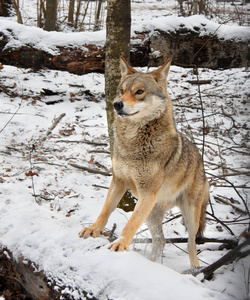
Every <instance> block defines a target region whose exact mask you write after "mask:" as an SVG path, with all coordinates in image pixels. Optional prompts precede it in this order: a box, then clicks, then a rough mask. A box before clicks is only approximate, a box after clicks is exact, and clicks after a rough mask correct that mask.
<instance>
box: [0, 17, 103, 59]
mask: <svg viewBox="0 0 250 300" xmlns="http://www.w3.org/2000/svg"><path fill="white" fill-rule="evenodd" d="M0 31H1V32H3V33H4V34H5V35H6V36H8V38H9V42H8V43H7V45H6V47H5V49H8V48H14V49H18V48H20V47H22V46H27V45H28V46H32V47H34V48H36V49H40V50H42V51H45V52H47V53H49V54H51V55H56V54H59V50H58V47H69V48H74V47H77V48H79V49H85V50H86V48H84V46H83V45H84V44H95V45H102V46H103V45H104V43H105V36H106V33H105V30H102V31H95V32H74V33H72V32H69V33H65V32H54V31H53V32H46V31H44V30H42V29H41V28H37V27H27V26H25V25H22V24H18V23H16V22H13V21H11V20H6V18H3V17H0Z"/></svg>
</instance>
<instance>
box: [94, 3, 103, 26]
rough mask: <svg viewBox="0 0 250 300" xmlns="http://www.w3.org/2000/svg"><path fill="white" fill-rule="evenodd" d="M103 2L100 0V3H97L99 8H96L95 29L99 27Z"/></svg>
mask: <svg viewBox="0 0 250 300" xmlns="http://www.w3.org/2000/svg"><path fill="white" fill-rule="evenodd" d="M102 2H103V0H98V5H97V9H96V14H95V25H94V31H95V30H98V29H99V20H100V13H101V8H102Z"/></svg>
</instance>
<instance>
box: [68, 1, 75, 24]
mask: <svg viewBox="0 0 250 300" xmlns="http://www.w3.org/2000/svg"><path fill="white" fill-rule="evenodd" d="M74 10H75V0H70V1H69V12H68V23H69V24H70V25H73V23H74Z"/></svg>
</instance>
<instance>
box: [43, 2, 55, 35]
mask: <svg viewBox="0 0 250 300" xmlns="http://www.w3.org/2000/svg"><path fill="white" fill-rule="evenodd" d="M56 18H57V0H47V1H46V11H45V26H44V29H45V30H47V31H54V30H56Z"/></svg>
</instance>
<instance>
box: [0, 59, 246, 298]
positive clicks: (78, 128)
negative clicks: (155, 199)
mask: <svg viewBox="0 0 250 300" xmlns="http://www.w3.org/2000/svg"><path fill="white" fill-rule="evenodd" d="M200 72H201V74H200V79H211V80H212V81H211V84H209V85H204V86H201V89H202V91H201V92H202V100H203V105H204V107H205V122H206V126H207V127H206V128H207V134H206V136H205V138H206V142H205V144H206V147H205V164H206V170H207V172H208V177H209V178H210V182H211V185H212V186H211V199H212V207H213V210H214V213H215V215H216V217H217V218H219V219H221V220H223V221H224V222H226V224H227V225H228V226H229V227H230V229H231V230H232V231H233V233H234V235H235V237H236V238H237V237H238V236H239V235H240V234H241V232H242V231H243V230H244V229H246V228H247V220H245V221H244V219H245V218H247V216H244V215H241V214H239V213H238V212H237V211H235V209H234V208H232V207H231V206H230V205H225V204H223V203H220V202H217V201H215V199H214V196H215V197H216V196H218V195H219V196H220V197H221V198H223V197H227V199H234V201H235V202H234V203H235V205H237V207H239V208H241V209H243V210H244V209H245V208H244V205H243V203H242V201H241V199H240V198H239V196H238V195H237V194H236V192H235V191H234V189H233V188H232V187H231V186H230V183H228V182H225V181H223V180H222V179H221V178H217V177H213V176H211V175H210V174H214V175H216V176H217V175H219V176H221V175H222V174H223V173H222V172H223V171H224V174H226V175H230V174H235V173H237V172H241V173H243V172H245V171H248V170H249V165H247V163H248V162H247V159H248V156H247V154H248V152H247V151H248V150H247V142H248V137H247V134H248V129H247V121H248V109H249V107H248V106H247V101H248V99H247V95H248V91H249V84H250V83H249V79H248V77H249V74H248V73H247V71H246V70H244V69H233V70H227V71H211V70H207V69H204V70H200ZM0 74H1V79H0V87H1V94H0V96H1V108H0V114H1V118H0V131H1V133H0V139H1V144H0V152H1V172H0V182H1V183H0V188H1V189H0V193H1V201H0V218H1V223H0V243H1V244H2V245H4V246H7V247H8V248H9V249H10V250H11V251H12V252H13V254H14V256H15V257H16V258H18V257H19V256H20V255H22V256H23V257H24V258H25V259H27V260H31V261H34V262H35V263H36V264H37V265H38V268H39V269H42V270H44V271H45V273H46V275H47V276H48V277H49V278H51V279H54V280H55V281H56V285H57V286H58V287H61V288H63V289H64V292H65V293H67V294H70V295H72V296H73V297H74V299H79V298H80V297H83V294H82V292H81V291H82V290H85V291H89V292H92V293H93V295H94V296H95V297H97V298H98V299H106V298H107V297H108V298H109V299H166V297H169V299H179V298H180V297H185V298H186V299H189V298H191V297H192V298H193V299H203V298H204V299H205V298H206V299H211V298H214V299H244V300H245V299H246V297H247V294H246V293H247V286H248V285H247V280H248V279H247V274H248V270H249V266H250V265H249V258H245V259H242V260H240V261H238V262H237V263H236V262H235V263H233V264H231V265H228V266H225V267H223V268H221V269H219V270H218V271H217V272H216V274H215V277H214V279H213V280H212V281H204V282H203V284H201V283H200V282H199V280H198V279H195V278H193V277H192V276H191V275H181V273H182V272H183V271H185V270H187V269H188V268H189V259H188V255H187V254H186V253H185V252H184V251H186V250H187V247H186V244H179V245H178V247H181V249H179V248H176V247H175V245H172V244H167V245H166V247H165V250H164V253H163V255H162V257H161V259H160V260H159V261H158V262H157V263H153V262H150V261H148V260H147V259H146V256H147V255H148V253H149V251H150V244H138V243H133V244H132V245H131V251H130V252H129V253H112V252H110V251H109V250H108V249H107V247H108V246H107V245H108V241H107V239H106V238H104V237H101V238H98V239H92V238H91V239H87V240H83V239H79V238H78V232H79V231H80V229H81V226H82V225H86V224H88V223H92V222H94V220H95V219H96V217H97V215H98V213H99V212H100V210H101V207H102V205H103V203H104V199H105V196H106V192H107V190H106V189H105V187H108V186H109V182H110V177H109V176H103V175H99V174H89V173H88V172H86V171H82V170H79V169H76V168H74V167H73V166H72V165H71V163H76V164H78V165H81V166H85V167H86V166H87V167H90V168H97V169H99V170H101V171H108V170H109V168H110V167H111V162H110V156H109V154H108V153H106V151H107V150H108V137H107V124H106V113H105V100H104V97H103V91H104V77H103V75H101V74H88V75H84V76H77V75H72V74H69V73H67V72H59V71H48V70H41V71H39V72H36V73H34V72H33V71H31V70H28V69H21V68H16V67H12V66H7V65H4V66H3V69H2V70H1V71H0ZM195 78H196V76H195V75H193V72H192V70H191V69H182V68H179V67H174V66H173V67H172V68H171V73H170V76H169V91H170V94H171V97H172V99H173V102H174V105H175V118H176V120H177V126H178V128H179V129H180V130H181V131H183V132H186V133H187V134H188V135H190V134H191V133H192V136H193V138H194V139H195V141H196V142H197V144H198V146H199V147H200V148H201V144H202V141H201V140H202V133H201V128H202V125H203V124H202V120H201V110H200V105H199V97H198V92H197V86H195V85H192V84H190V83H189V82H188V81H190V80H194V79H195ZM43 89H49V90H51V91H53V92H56V93H58V95H52V96H44V95H43V94H42V92H43ZM57 101H61V102H59V103H56V104H53V105H52V104H50V103H51V102H52V103H53V102H57ZM186 106H188V108H186ZM62 113H66V115H65V116H64V117H63V118H62V119H61V120H60V122H59V123H58V124H57V126H56V127H55V128H54V129H53V131H52V133H51V134H50V135H48V136H46V132H47V131H48V129H49V128H50V127H51V125H52V123H53V121H54V119H55V118H56V117H58V116H59V115H61V114H62ZM9 121H10V122H9ZM86 141H91V142H93V143H94V144H87V143H86ZM99 150H101V151H99ZM221 166H223V170H222V168H221ZM32 174H33V176H30V175H32ZM225 178H226V179H228V180H229V182H231V183H232V184H234V185H235V186H246V187H247V184H248V178H247V177H246V176H245V175H238V176H229V177H225ZM103 187H104V188H103ZM248 187H249V185H248ZM238 191H239V192H240V194H241V195H242V197H243V198H244V199H247V200H248V199H249V194H248V195H247V192H248V191H249V190H248V189H242V188H238ZM35 195H36V196H35ZM248 205H249V202H248ZM208 211H209V212H211V207H210V206H208ZM130 214H131V212H128V213H126V212H124V211H123V210H121V209H116V210H115V212H114V213H113V214H112V216H111V218H110V220H109V222H108V224H107V228H108V229H110V230H111V229H112V227H113V224H114V223H116V224H117V229H116V231H115V233H116V234H117V235H119V233H120V232H121V230H122V228H123V227H124V225H125V224H126V222H127V219H128V218H129V216H130ZM177 214H178V211H177V210H176V209H174V210H172V211H171V213H170V214H168V215H166V221H167V220H169V219H171V218H172V217H174V216H176V215H177ZM208 218H209V220H208V221H207V227H206V230H205V236H206V237H218V238H233V236H232V235H231V234H230V233H229V232H228V231H227V229H225V228H224V227H222V226H221V225H220V224H218V223H217V222H215V220H213V218H212V217H210V216H208ZM234 220H236V222H234V223H233V221H234ZM145 229H146V227H145V226H144V225H143V226H142V228H141V230H140V231H141V232H139V233H138V234H137V235H136V237H137V238H145V239H146V238H147V237H149V233H148V231H147V230H145ZM164 231H165V235H166V237H183V236H184V237H185V236H187V234H186V232H185V227H184V226H183V225H182V224H181V219H180V218H178V219H176V220H173V221H172V222H168V223H167V224H165V225H164ZM100 245H103V247H101V248H99V246H100ZM219 245H220V244H204V245H199V246H197V248H198V251H199V259H201V265H203V266H206V265H207V264H210V263H212V262H214V261H216V260H217V259H219V258H220V257H221V256H223V255H224V254H226V252H227V250H222V251H219V250H218V247H219ZM199 279H200V280H201V279H202V278H199ZM214 291H217V292H219V293H216V292H214ZM167 295H168V296H167Z"/></svg>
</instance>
